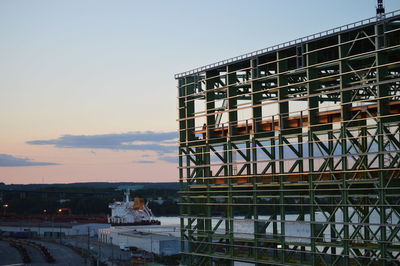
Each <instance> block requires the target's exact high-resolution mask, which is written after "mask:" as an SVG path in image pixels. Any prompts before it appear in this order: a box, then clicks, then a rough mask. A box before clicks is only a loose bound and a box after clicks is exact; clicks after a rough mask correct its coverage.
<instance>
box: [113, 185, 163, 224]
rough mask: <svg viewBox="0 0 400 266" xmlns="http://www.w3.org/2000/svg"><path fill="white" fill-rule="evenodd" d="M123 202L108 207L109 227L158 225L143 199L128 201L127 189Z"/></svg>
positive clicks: (158, 222) (128, 191) (128, 193)
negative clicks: (109, 211) (109, 214)
mask: <svg viewBox="0 0 400 266" xmlns="http://www.w3.org/2000/svg"><path fill="white" fill-rule="evenodd" d="M124 194H125V201H123V202H121V201H116V202H114V203H111V204H110V205H108V207H109V208H110V209H111V216H108V223H110V224H111V225H114V226H115V225H151V224H158V225H159V224H160V221H157V220H155V219H154V215H153V213H152V211H151V210H150V208H149V207H148V206H147V203H146V204H144V199H143V198H134V200H133V201H130V190H129V189H127V190H126V192H125V193H124Z"/></svg>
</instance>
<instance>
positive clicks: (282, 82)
mask: <svg viewBox="0 0 400 266" xmlns="http://www.w3.org/2000/svg"><path fill="white" fill-rule="evenodd" d="M277 53H278V55H277V58H278V101H279V102H278V104H279V128H280V130H281V132H282V130H284V129H286V128H287V120H286V118H287V117H288V116H289V114H288V113H289V102H288V101H285V102H281V101H282V100H285V99H287V97H288V88H287V86H286V85H287V84H288V79H287V73H286V74H283V72H286V71H287V70H288V62H287V59H285V57H286V53H285V51H279V52H277ZM282 86H285V87H283V88H282Z"/></svg>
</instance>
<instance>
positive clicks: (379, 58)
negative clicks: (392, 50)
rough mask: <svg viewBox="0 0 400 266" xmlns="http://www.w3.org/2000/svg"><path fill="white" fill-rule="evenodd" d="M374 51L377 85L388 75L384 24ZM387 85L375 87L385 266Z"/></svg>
mask: <svg viewBox="0 0 400 266" xmlns="http://www.w3.org/2000/svg"><path fill="white" fill-rule="evenodd" d="M375 35H376V38H375V50H376V62H377V73H376V81H377V82H378V83H379V82H381V81H384V80H385V78H386V76H387V75H388V70H387V67H382V66H381V65H383V64H385V63H386V62H387V55H386V53H385V51H381V50H380V49H381V48H384V46H385V37H384V36H385V24H384V22H382V23H377V24H376V25H375ZM388 86H389V85H388V84H380V85H377V94H378V112H377V116H378V117H377V119H378V122H377V126H378V152H379V155H378V164H379V170H380V171H379V184H378V187H379V206H380V207H379V213H380V221H379V222H380V245H379V248H380V251H381V252H380V253H381V261H380V263H381V265H387V261H386V260H385V259H386V258H387V257H388V256H387V255H388V254H387V244H386V240H387V235H386V227H385V224H386V222H387V217H386V216H387V215H386V208H385V205H386V202H385V201H386V200H385V198H386V191H385V187H386V180H385V176H386V173H385V157H384V156H385V155H384V152H385V145H384V142H385V138H384V135H385V134H386V132H385V130H384V127H385V122H387V121H390V118H388V117H385V116H386V115H388V114H389V110H388V109H389V108H388V106H387V105H386V104H387V103H388V102H389V99H388V98H386V96H388V94H389V87H388Z"/></svg>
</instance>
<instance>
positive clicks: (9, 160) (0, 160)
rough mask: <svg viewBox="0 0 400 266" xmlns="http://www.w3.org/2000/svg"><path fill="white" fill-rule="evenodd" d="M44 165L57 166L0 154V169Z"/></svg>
mask: <svg viewBox="0 0 400 266" xmlns="http://www.w3.org/2000/svg"><path fill="white" fill-rule="evenodd" d="M46 165H58V163H48V162H35V161H32V159H29V158H18V157H14V156H12V155H9V154H0V167H18V166H46Z"/></svg>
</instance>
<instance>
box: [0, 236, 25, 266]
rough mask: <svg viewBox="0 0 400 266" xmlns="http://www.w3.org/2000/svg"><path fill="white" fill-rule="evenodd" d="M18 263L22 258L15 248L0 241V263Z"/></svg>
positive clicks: (20, 262)
mask: <svg viewBox="0 0 400 266" xmlns="http://www.w3.org/2000/svg"><path fill="white" fill-rule="evenodd" d="M9 264H20V265H22V259H21V257H20V255H19V253H18V251H17V249H15V248H13V247H10V245H9V243H8V242H6V241H0V265H9Z"/></svg>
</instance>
